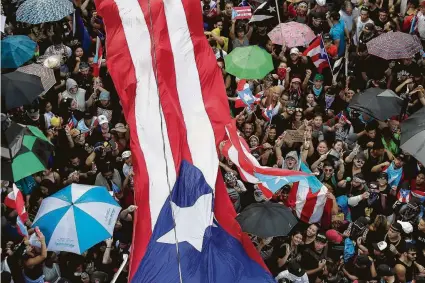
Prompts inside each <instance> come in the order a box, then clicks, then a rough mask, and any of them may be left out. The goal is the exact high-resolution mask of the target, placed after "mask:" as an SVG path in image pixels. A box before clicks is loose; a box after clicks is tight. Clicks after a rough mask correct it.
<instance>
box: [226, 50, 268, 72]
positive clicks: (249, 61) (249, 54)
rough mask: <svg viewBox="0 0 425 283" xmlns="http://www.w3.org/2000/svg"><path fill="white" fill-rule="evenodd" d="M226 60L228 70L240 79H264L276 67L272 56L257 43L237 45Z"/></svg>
mask: <svg viewBox="0 0 425 283" xmlns="http://www.w3.org/2000/svg"><path fill="white" fill-rule="evenodd" d="M224 62H225V63H226V72H228V73H229V74H232V75H234V76H236V77H238V78H240V79H262V78H264V77H265V76H266V75H267V74H268V73H269V72H270V71H272V70H273V69H274V67H273V60H272V56H271V55H270V54H269V53H267V52H266V51H265V50H264V49H261V48H260V47H258V46H256V45H255V46H247V47H237V48H236V49H234V50H233V51H232V52H230V53H229V54H228V55H227V56H226V57H225V58H224Z"/></svg>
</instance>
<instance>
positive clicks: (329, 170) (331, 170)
mask: <svg viewBox="0 0 425 283" xmlns="http://www.w3.org/2000/svg"><path fill="white" fill-rule="evenodd" d="M323 171H325V172H333V171H334V169H323Z"/></svg>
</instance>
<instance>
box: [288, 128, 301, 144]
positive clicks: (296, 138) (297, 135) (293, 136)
mask: <svg viewBox="0 0 425 283" xmlns="http://www.w3.org/2000/svg"><path fill="white" fill-rule="evenodd" d="M284 140H285V141H287V142H304V132H303V131H297V130H287V131H286V134H285V139H284Z"/></svg>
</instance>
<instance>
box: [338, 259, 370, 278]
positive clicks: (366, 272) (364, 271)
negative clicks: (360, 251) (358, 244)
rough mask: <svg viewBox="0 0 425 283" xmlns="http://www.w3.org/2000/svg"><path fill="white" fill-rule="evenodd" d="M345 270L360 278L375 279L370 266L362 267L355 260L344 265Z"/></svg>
mask: <svg viewBox="0 0 425 283" xmlns="http://www.w3.org/2000/svg"><path fill="white" fill-rule="evenodd" d="M344 268H345V270H346V271H347V272H348V273H350V274H351V275H354V276H356V277H357V278H359V280H371V279H373V277H372V274H371V273H370V268H369V267H363V268H360V267H358V266H356V265H355V264H354V260H350V261H349V262H347V263H346V264H345V265H344Z"/></svg>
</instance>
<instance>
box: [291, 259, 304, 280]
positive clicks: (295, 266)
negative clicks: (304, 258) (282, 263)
mask: <svg viewBox="0 0 425 283" xmlns="http://www.w3.org/2000/svg"><path fill="white" fill-rule="evenodd" d="M288 272H289V273H291V274H293V275H295V276H297V277H301V276H303V275H304V273H305V270H304V269H302V268H301V266H300V264H299V263H298V262H296V261H295V260H292V261H291V262H290V263H289V264H288Z"/></svg>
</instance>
